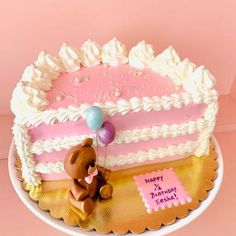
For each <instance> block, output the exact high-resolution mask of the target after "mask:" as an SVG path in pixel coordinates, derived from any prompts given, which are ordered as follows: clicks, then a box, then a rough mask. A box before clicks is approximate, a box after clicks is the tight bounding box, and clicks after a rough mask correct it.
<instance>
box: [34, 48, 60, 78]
mask: <svg viewBox="0 0 236 236" xmlns="http://www.w3.org/2000/svg"><path fill="white" fill-rule="evenodd" d="M35 65H36V66H37V67H38V68H39V69H40V70H41V71H42V72H43V74H44V77H48V78H51V79H57V78H58V76H59V74H60V72H61V71H62V68H61V65H60V61H59V60H58V58H56V57H52V56H50V55H49V54H47V53H46V52H45V51H41V52H40V53H39V55H38V58H37V60H36V61H35Z"/></svg>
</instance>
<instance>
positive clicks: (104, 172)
mask: <svg viewBox="0 0 236 236" xmlns="http://www.w3.org/2000/svg"><path fill="white" fill-rule="evenodd" d="M97 169H98V176H99V177H100V178H102V180H103V182H107V181H108V179H109V175H110V173H111V170H109V169H106V168H104V167H102V166H97Z"/></svg>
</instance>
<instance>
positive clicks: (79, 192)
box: [70, 179, 89, 201]
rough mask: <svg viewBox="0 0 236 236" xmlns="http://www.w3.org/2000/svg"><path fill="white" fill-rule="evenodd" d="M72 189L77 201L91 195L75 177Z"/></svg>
mask: <svg viewBox="0 0 236 236" xmlns="http://www.w3.org/2000/svg"><path fill="white" fill-rule="evenodd" d="M70 191H71V193H72V195H73V197H74V198H75V200H76V201H82V200H84V199H85V198H86V197H87V196H88V195H89V193H88V191H87V190H86V189H84V188H83V187H82V186H81V185H80V184H79V183H78V181H77V180H75V179H74V180H72V184H71V189H70Z"/></svg>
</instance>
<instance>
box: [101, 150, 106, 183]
mask: <svg viewBox="0 0 236 236" xmlns="http://www.w3.org/2000/svg"><path fill="white" fill-rule="evenodd" d="M106 161H107V146H105V152H104V165H103V173H102V177H103V178H104V174H105V166H106Z"/></svg>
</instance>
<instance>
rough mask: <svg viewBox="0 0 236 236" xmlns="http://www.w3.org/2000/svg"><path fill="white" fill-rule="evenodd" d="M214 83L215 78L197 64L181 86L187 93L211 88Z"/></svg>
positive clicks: (205, 90)
mask: <svg viewBox="0 0 236 236" xmlns="http://www.w3.org/2000/svg"><path fill="white" fill-rule="evenodd" d="M214 85H215V78H214V77H213V75H212V74H211V73H210V72H209V71H208V70H207V69H205V67H204V66H199V67H198V68H197V69H196V70H195V71H194V72H193V73H192V74H191V75H190V76H189V78H188V79H186V80H185V81H184V83H183V88H184V89H185V90H186V91H187V92H189V93H201V92H207V91H209V90H211V89H212V88H213V87H214Z"/></svg>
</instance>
